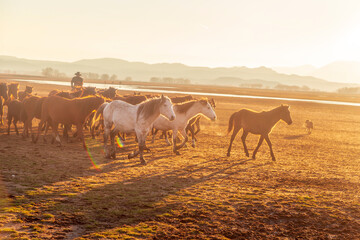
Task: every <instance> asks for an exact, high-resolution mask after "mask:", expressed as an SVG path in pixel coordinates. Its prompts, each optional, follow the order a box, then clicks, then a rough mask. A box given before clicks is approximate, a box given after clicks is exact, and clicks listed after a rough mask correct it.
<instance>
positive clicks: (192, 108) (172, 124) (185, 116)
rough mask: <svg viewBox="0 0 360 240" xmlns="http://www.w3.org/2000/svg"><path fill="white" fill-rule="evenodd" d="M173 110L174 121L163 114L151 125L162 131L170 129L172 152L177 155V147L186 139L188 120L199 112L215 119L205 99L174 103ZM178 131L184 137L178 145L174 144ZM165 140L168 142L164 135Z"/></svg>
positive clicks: (182, 144)
mask: <svg viewBox="0 0 360 240" xmlns="http://www.w3.org/2000/svg"><path fill="white" fill-rule="evenodd" d="M174 112H175V115H176V119H175V120H174V121H169V120H168V119H166V118H164V117H163V116H160V117H159V118H158V119H156V121H155V122H154V125H153V127H154V128H155V129H156V130H162V131H169V130H172V133H173V152H174V153H175V154H177V155H179V154H180V153H179V151H178V150H179V149H180V148H182V147H183V146H184V145H185V143H186V142H187V140H188V136H187V134H186V131H185V128H186V126H187V125H188V123H189V120H190V119H191V118H193V117H195V116H197V115H199V114H201V115H203V116H205V117H207V118H209V119H211V120H213V121H215V119H216V114H215V112H214V109H213V108H212V106H211V105H210V103H209V102H208V101H207V100H204V99H202V100H192V101H189V102H184V103H178V104H174ZM178 131H179V132H180V134H181V135H182V136H183V137H184V141H183V142H182V143H181V144H180V145H179V146H176V138H177V134H178ZM155 135H156V132H155V133H154V135H153V139H152V140H153V141H154V139H155ZM165 138H166V141H167V143H168V144H169V141H168V139H167V135H166V137H165Z"/></svg>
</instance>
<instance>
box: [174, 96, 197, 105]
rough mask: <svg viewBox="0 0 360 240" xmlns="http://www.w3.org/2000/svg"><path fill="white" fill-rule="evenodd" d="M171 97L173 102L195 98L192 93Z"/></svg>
mask: <svg viewBox="0 0 360 240" xmlns="http://www.w3.org/2000/svg"><path fill="white" fill-rule="evenodd" d="M170 99H171V101H172V102H173V103H182V102H186V101H190V100H193V99H194V98H193V96H192V95H186V96H180V97H179V96H176V97H171V98H170Z"/></svg>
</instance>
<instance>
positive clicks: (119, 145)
mask: <svg viewBox="0 0 360 240" xmlns="http://www.w3.org/2000/svg"><path fill="white" fill-rule="evenodd" d="M116 144H117V145H118V147H119V148H123V147H124V143H123V142H122V141H121V139H120V138H119V137H116Z"/></svg>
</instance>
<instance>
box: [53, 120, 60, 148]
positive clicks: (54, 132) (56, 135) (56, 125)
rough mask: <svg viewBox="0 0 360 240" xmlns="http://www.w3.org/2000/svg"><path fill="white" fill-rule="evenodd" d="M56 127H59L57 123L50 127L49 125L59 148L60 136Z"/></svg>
mask: <svg viewBox="0 0 360 240" xmlns="http://www.w3.org/2000/svg"><path fill="white" fill-rule="evenodd" d="M58 127H59V124H58V123H55V122H53V123H52V125H51V128H52V130H53V134H54V139H55V140H56V141H57V142H58V143H59V146H60V147H61V146H62V145H61V140H60V135H59V132H58Z"/></svg>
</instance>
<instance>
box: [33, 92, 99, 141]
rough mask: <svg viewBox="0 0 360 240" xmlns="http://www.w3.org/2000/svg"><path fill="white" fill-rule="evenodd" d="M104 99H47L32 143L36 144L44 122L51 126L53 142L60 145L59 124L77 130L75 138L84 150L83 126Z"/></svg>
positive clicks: (52, 97) (96, 97)
mask: <svg viewBox="0 0 360 240" xmlns="http://www.w3.org/2000/svg"><path fill="white" fill-rule="evenodd" d="M103 102H104V99H103V98H102V97H99V96H93V97H84V98H75V99H65V98H62V97H59V96H51V97H47V98H46V99H45V100H44V102H43V104H42V108H41V121H40V123H39V128H38V133H37V135H36V137H35V138H33V142H34V143H36V142H37V140H38V138H39V136H40V133H41V130H42V126H43V124H44V123H45V122H47V121H48V122H49V123H50V124H51V128H52V130H53V132H54V138H55V140H56V141H57V142H58V143H59V144H60V145H61V141H60V137H59V133H58V131H57V129H58V125H59V123H62V124H64V125H66V124H74V125H76V129H77V137H78V138H79V139H81V140H82V142H83V147H84V148H86V145H85V139H84V134H83V125H84V122H85V120H86V118H87V117H88V115H89V114H91V112H92V111H93V110H95V109H97V108H98V107H99V106H100V105H101V104H102V103H103Z"/></svg>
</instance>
